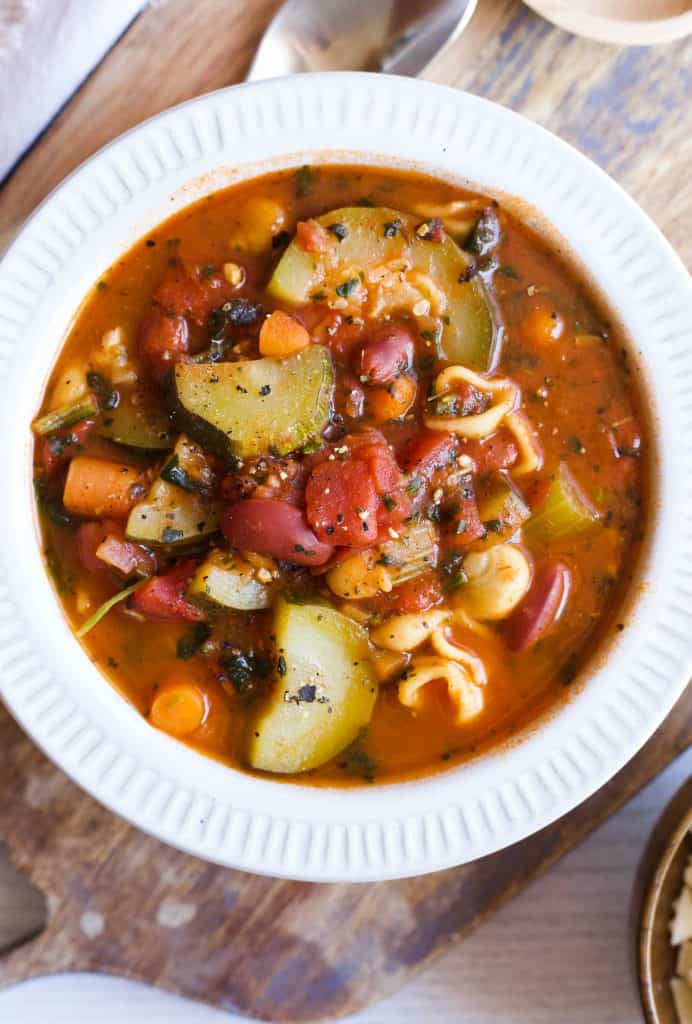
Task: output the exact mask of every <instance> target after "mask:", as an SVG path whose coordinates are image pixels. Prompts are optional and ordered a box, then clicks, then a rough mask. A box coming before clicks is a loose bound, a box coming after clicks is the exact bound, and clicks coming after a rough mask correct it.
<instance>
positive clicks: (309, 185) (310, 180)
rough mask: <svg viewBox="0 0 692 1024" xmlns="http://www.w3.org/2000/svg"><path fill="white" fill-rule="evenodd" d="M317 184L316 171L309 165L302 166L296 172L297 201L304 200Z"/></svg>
mask: <svg viewBox="0 0 692 1024" xmlns="http://www.w3.org/2000/svg"><path fill="white" fill-rule="evenodd" d="M316 184H317V171H315V169H314V168H313V167H310V165H309V164H304V165H303V166H302V167H299V168H298V170H297V171H296V195H297V196H298V198H299V199H305V197H306V196H309V195H310V193H311V192H312V191H313V189H314V188H315V185H316Z"/></svg>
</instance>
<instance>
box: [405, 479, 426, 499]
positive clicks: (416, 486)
mask: <svg viewBox="0 0 692 1024" xmlns="http://www.w3.org/2000/svg"><path fill="white" fill-rule="evenodd" d="M422 486H423V481H422V480H421V478H420V477H418V476H414V477H412V478H411V479H410V480H409V482H408V484H407V485H406V493H407V494H408V495H409V496H410V497H411V498H413V497H414V495H416V494H418V492H419V491H420V489H421V487H422Z"/></svg>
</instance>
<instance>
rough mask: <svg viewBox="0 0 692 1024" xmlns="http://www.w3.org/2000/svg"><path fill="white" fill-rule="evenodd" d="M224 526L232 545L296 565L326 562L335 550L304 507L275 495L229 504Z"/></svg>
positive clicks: (222, 526) (223, 528) (222, 525)
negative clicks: (314, 527)
mask: <svg viewBox="0 0 692 1024" xmlns="http://www.w3.org/2000/svg"><path fill="white" fill-rule="evenodd" d="M221 529H222V530H223V533H224V536H225V538H226V540H227V541H228V543H229V544H230V545H231V547H234V548H240V549H241V550H244V551H256V552H257V553H258V554H260V555H272V556H273V557H274V558H282V559H284V560H285V561H287V562H292V563H293V564H294V565H324V563H325V562H327V561H329V559H330V557H331V555H332V553H333V551H334V548H333V546H332V545H331V544H325V543H323V542H322V541H321V540H319V538H318V537H317V536H316V535H315V533H313V531H312V530H311V529H310V527H309V526H308V524H307V523H306V522H305V515H304V513H303V511H302V509H299V508H296V506H295V505H289V504H288V503H287V502H285V501H278V500H277V499H275V498H248V499H247V501H238V502H236V503H235V504H234V505H229V507H228V508H227V509H226V512H225V514H224V517H223V523H222V524H221Z"/></svg>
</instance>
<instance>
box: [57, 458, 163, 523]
mask: <svg viewBox="0 0 692 1024" xmlns="http://www.w3.org/2000/svg"><path fill="white" fill-rule="evenodd" d="M145 491H146V477H145V475H144V474H143V473H141V472H140V471H139V470H137V469H133V468H132V466H126V465H124V464H123V463H121V462H107V461H106V460H105V459H95V458H93V457H92V456H90V455H78V456H77V458H74V459H72V462H71V463H70V468H69V469H68V471H67V479H66V480H65V490H64V492H63V503H64V505H65V508H66V509H67V510H68V511H69V512H74V513H75V514H76V515H78V516H88V517H90V518H100V517H101V516H113V518H114V519H124V518H125V517H126V516H127V515H128V513H129V511H130V509H131V508H132V506H133V505H136V503H137V502H138V501H139V500H140V498H141V497H142V496H143V494H144V493H145Z"/></svg>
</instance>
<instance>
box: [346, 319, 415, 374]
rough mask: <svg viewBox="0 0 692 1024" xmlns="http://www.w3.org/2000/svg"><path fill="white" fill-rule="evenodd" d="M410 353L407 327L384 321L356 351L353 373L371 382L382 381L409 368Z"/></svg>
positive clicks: (410, 345) (411, 355) (412, 351)
mask: <svg viewBox="0 0 692 1024" xmlns="http://www.w3.org/2000/svg"><path fill="white" fill-rule="evenodd" d="M413 355H414V347H413V338H412V337H411V333H410V331H409V329H408V327H406V326H404V325H403V324H395V323H391V324H385V325H384V326H382V327H380V328H378V329H377V330H376V331H374V332H373V334H372V335H371V336H370V339H369V340H368V341H366V342H365V344H364V345H363V347H362V348H361V349H360V350H359V351H358V352H357V353H356V364H355V368H356V372H357V374H358V376H359V377H361V378H366V379H367V381H368V382H370V383H372V384H386V383H387V382H388V381H390V380H393V379H394V378H395V377H398V376H399V374H401V373H405V371H406V370H408V369H410V367H411V363H412V362H413Z"/></svg>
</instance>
